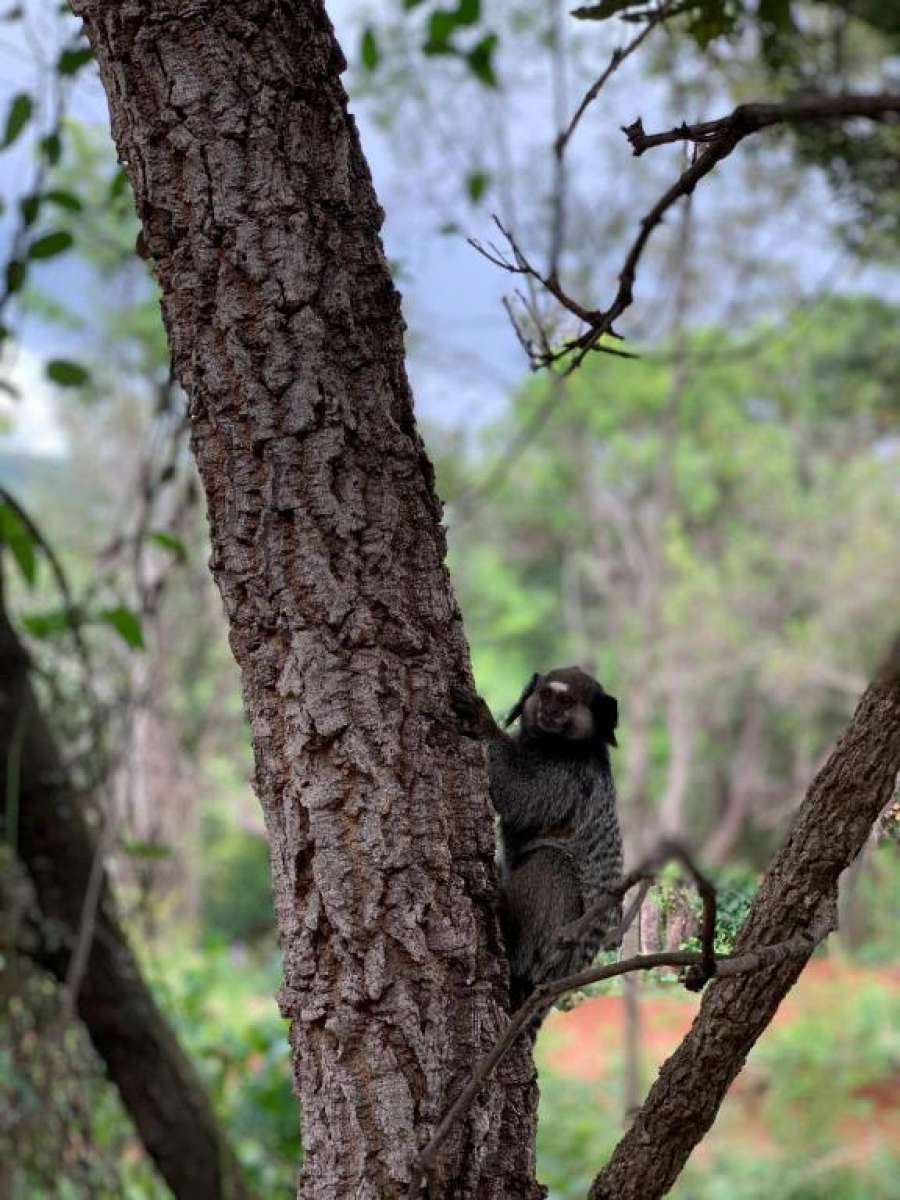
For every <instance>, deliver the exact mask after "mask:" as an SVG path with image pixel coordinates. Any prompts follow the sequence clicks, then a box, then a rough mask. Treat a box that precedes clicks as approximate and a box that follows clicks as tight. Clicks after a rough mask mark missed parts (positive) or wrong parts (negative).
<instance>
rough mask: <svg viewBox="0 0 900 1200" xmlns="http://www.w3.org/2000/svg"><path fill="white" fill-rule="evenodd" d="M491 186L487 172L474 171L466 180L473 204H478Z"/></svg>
mask: <svg viewBox="0 0 900 1200" xmlns="http://www.w3.org/2000/svg"><path fill="white" fill-rule="evenodd" d="M490 185H491V177H490V175H489V174H488V172H487V171H472V172H470V174H469V175H468V176H467V178H466V191H467V192H468V193H469V199H470V200H471V201H472V203H473V204H477V203H478V201H479V200H480V199H481V197H482V196H483V195H484V194H485V192H486V191H487V190H488V188H489V187H490Z"/></svg>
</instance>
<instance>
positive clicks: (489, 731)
mask: <svg viewBox="0 0 900 1200" xmlns="http://www.w3.org/2000/svg"><path fill="white" fill-rule="evenodd" d="M450 704H451V705H452V707H453V711H454V713H455V714H456V716H457V717H458V718H459V722H460V724H461V726H462V728H463V732H464V733H465V734H466V735H467V736H468V737H474V738H478V739H479V740H480V741H485V742H487V741H492V740H493V739H494V738H500V739H503V740H506V738H507V735H506V734H505V733H504V732H503V730H502V729H501V728H500V726H499V725H498V724H497V722H496V721H495V720H494V717H493V714H492V713H491V710H490V709H489V708H488V706H487V704H485V702H484V700H482V698H481V697H480V696H479V695H478V693H477V692H473V691H471V689H469V688H467V687H463V686H456V687H453V688H451V689H450Z"/></svg>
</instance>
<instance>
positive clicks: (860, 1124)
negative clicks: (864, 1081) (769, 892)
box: [540, 959, 900, 1161]
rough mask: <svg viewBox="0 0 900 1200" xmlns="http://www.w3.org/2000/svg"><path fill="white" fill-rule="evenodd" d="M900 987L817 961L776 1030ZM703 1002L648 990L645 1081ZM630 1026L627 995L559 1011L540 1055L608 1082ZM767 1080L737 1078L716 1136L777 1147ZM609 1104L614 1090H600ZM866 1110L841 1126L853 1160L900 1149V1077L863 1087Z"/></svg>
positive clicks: (892, 978) (879, 973) (898, 979)
mask: <svg viewBox="0 0 900 1200" xmlns="http://www.w3.org/2000/svg"><path fill="white" fill-rule="evenodd" d="M873 981H875V982H877V983H878V984H879V985H880V986H881V987H885V986H887V987H889V988H892V989H897V990H900V968H893V969H886V970H872V969H867V968H863V967H856V966H850V965H848V964H846V963H843V962H841V961H840V960H838V959H815V960H814V961H813V962H811V963H810V964H809V965H808V966H807V968H806V970H805V971H804V972H803V974H802V976H801V977H800V980H799V981H798V983H797V985H796V987H795V988H794V989H793V991H792V992H791V993H790V995H789V996H788V997H787V998H786V999H785V1000H784V1002H783V1003H782V1005H781V1007H780V1008H779V1010H778V1012H777V1013H776V1015H775V1020H774V1022H773V1025H774V1026H775V1027H776V1028H777V1027H784V1026H787V1025H789V1024H790V1023H791V1022H792V1021H795V1020H797V1018H798V1017H799V1016H801V1015H802V1016H810V1015H814V1014H816V1013H822V1012H823V1011H826V1010H828V1011H834V1010H837V1011H838V1012H840V1010H841V1009H842V1008H846V1007H849V1006H851V1005H852V1004H853V998H854V996H855V995H856V994H857V993H858V992H859V989H860V986H861V985H862V984H867V983H871V982H873ZM698 1008H699V998H698V997H696V996H692V995H691V994H690V993H688V992H685V991H684V990H683V989H681V988H679V987H677V986H673V987H672V990H671V993H670V994H666V993H665V992H662V993H661V992H660V990H659V989H654V990H652V991H648V990H646V989H642V992H641V999H640V1017H641V1047H642V1054H643V1067H644V1072H645V1076H646V1080H647V1082H648V1083H649V1081H650V1080H651V1079H652V1078H653V1077H654V1076H655V1074H656V1072H657V1070H658V1069H659V1067H660V1066H661V1064H662V1063H663V1062H664V1061H665V1059H666V1058H668V1057H669V1055H670V1054H671V1053H672V1052H673V1051H674V1050H675V1048H676V1047H677V1046H678V1044H679V1042H680V1041H681V1039H682V1038H683V1037H684V1035H685V1034H686V1033H687V1031H688V1029H689V1028H690V1026H691V1024H692V1022H693V1020H694V1017H695V1015H696V1013H697V1010H698ZM624 1021H625V1010H624V1002H623V999H622V997H621V996H601V997H598V998H597V999H594V1000H589V1001H586V1002H585V1003H584V1004H582V1005H579V1007H578V1008H576V1009H574V1010H573V1011H572V1012H568V1013H553V1014H552V1015H551V1016H550V1017H549V1018H548V1019H547V1026H546V1031H545V1032H544V1033H543V1034H542V1037H541V1046H540V1057H541V1059H542V1061H543V1062H544V1064H546V1067H549V1069H550V1070H551V1071H553V1072H555V1073H558V1074H561V1075H565V1076H568V1077H570V1078H576V1079H580V1080H583V1081H585V1082H587V1083H597V1084H601V1085H605V1084H609V1082H610V1076H611V1074H612V1073H613V1071H614V1070H615V1069H616V1068H617V1067H618V1065H619V1062H620V1056H621V1047H622V1044H623V1031H624ZM766 1088H767V1082H766V1079H765V1077H764V1076H763V1075H762V1074H761V1072H760V1071H759V1069H758V1068H757V1069H754V1067H753V1065H752V1063H751V1064H750V1065H749V1066H748V1067H745V1069H744V1070H743V1071H742V1072H741V1074H740V1076H739V1077H738V1079H737V1080H736V1081H735V1084H734V1087H733V1088H732V1091H731V1094H730V1095H729V1098H728V1101H727V1103H726V1105H725V1107H724V1108H723V1111H722V1114H721V1116H720V1119H719V1121H718V1122H717V1125H716V1131H715V1133H716V1136H715V1137H714V1138H713V1139H712V1141H713V1142H716V1141H719V1139H720V1138H726V1137H727V1139H728V1142H729V1144H730V1145H731V1146H732V1147H733V1146H734V1145H735V1143H736V1142H737V1143H745V1144H747V1145H748V1146H752V1147H753V1148H755V1149H757V1150H761V1151H774V1150H775V1149H776V1147H775V1145H774V1141H773V1136H772V1132H771V1130H770V1128H769V1127H768V1126H767V1123H766V1120H765V1100H766ZM601 1090H602V1091H603V1093H604V1095H605V1096H606V1099H607V1101H608V1099H609V1093H608V1087H606V1086H604V1087H602V1088H601ZM857 1099H859V1100H860V1102H861V1110H860V1112H859V1113H855V1112H854V1113H853V1114H848V1115H847V1117H846V1118H845V1119H844V1120H842V1121H841V1124H840V1129H841V1131H842V1132H843V1134H844V1136H845V1138H846V1146H847V1150H848V1153H849V1154H850V1156H851V1157H852V1158H858V1157H859V1158H860V1159H861V1158H864V1157H865V1156H866V1155H867V1154H870V1153H874V1152H875V1151H877V1150H878V1149H879V1148H885V1147H893V1148H895V1149H896V1147H897V1146H898V1145H900V1078H897V1079H889V1080H884V1081H881V1082H879V1083H878V1084H877V1085H873V1086H871V1087H867V1088H863V1089H860V1092H859V1093H858V1095H857ZM710 1152H711V1146H710V1143H709V1141H705V1142H704V1143H703V1144H702V1145H701V1146H700V1147H698V1151H697V1156H698V1157H699V1159H700V1160H701V1161H702V1160H703V1159H704V1158H705V1157H706V1155H707V1154H709V1153H710Z"/></svg>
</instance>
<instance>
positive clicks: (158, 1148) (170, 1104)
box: [0, 577, 251, 1200]
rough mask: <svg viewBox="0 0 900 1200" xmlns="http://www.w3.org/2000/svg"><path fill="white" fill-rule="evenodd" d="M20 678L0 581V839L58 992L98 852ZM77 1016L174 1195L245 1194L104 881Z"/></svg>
mask: <svg viewBox="0 0 900 1200" xmlns="http://www.w3.org/2000/svg"><path fill="white" fill-rule="evenodd" d="M29 672H30V664H29V661H28V657H27V655H26V653H25V650H24V648H23V647H22V645H21V644H20V642H19V641H18V639H17V638H16V635H15V633H14V631H13V629H12V627H11V625H10V623H9V620H8V618H7V616H6V610H5V608H4V604H3V587H2V577H0V795H2V796H9V795H14V796H15V803H16V808H17V812H18V820H17V821H16V822H15V825H16V831H15V835H14V834H13V830H12V829H10V830H6V831H4V832H5V835H8V836H11V837H12V836H15V841H16V852H17V853H18V855H19V857H20V858H21V861H22V862H23V863H24V865H25V867H26V868H27V870H28V873H29V875H30V877H31V880H32V882H33V884H34V890H35V894H36V897H37V902H38V905H39V908H40V913H41V917H42V921H43V924H44V925H45V926H46V932H45V930H44V929H43V928H42V929H41V931H40V932H41V940H40V942H39V944H38V945H37V946H36V947H35V949H34V957H35V959H36V961H37V962H38V963H39V965H40V966H41V967H43V968H44V970H46V971H49V972H50V974H52V975H53V976H54V977H55V978H56V979H57V980H59V982H60V983H62V984H64V983H65V982H66V979H67V976H68V973H69V966H70V959H71V956H72V953H73V947H75V946H76V945H77V944H78V939H79V937H81V936H82V933H83V930H82V927H81V913H82V906H83V903H84V897H85V893H86V892H87V890H88V880H89V879H90V877H91V873H92V870H93V868H94V860H95V856H96V854H97V846H96V842H95V839H94V837H93V835H92V833H91V830H90V828H89V827H88V824H87V821H86V820H85V816H84V812H83V810H82V805H81V802H80V798H79V796H78V795H77V792H76V790H75V789H74V788H73V787H72V785H71V782H70V781H69V780H68V779H67V778H66V773H65V770H64V767H63V764H62V761H61V759H60V755H59V751H58V748H57V746H56V743H55V741H54V738H53V734H52V731H51V729H50V726H49V725H48V723H47V721H46V719H45V718H44V715H43V713H42V712H41V711H40V709H39V707H38V702H37V697H36V696H35V694H34V691H33V689H32V687H31V681H30V677H29ZM76 1007H77V1012H78V1016H79V1018H80V1019H81V1020H82V1021H83V1022H84V1025H85V1027H86V1028H87V1031H88V1033H89V1034H90V1037H91V1041H92V1042H93V1043H94V1047H95V1049H96V1050H97V1053H98V1054H99V1055H100V1057H101V1058H102V1059H103V1061H104V1063H105V1064H106V1069H107V1071H108V1072H109V1076H110V1078H111V1079H112V1081H113V1083H114V1084H115V1085H116V1087H117V1088H118V1090H119V1093H120V1095H121V1097H122V1101H123V1103H124V1105H125V1108H126V1109H127V1111H128V1113H129V1115H130V1116H131V1119H132V1120H133V1121H134V1124H135V1127H136V1129H137V1131H138V1134H139V1136H140V1138H141V1141H142V1142H143V1143H144V1146H145V1148H146V1150H147V1153H148V1154H149V1155H150V1157H151V1158H152V1159H153V1161H154V1162H155V1163H156V1166H157V1169H158V1170H159V1172H160V1174H161V1175H162V1177H163V1178H164V1179H165V1181H166V1183H167V1184H168V1185H169V1187H170V1188H171V1189H172V1194H173V1196H175V1197H177V1198H178V1200H199V1198H200V1197H203V1198H204V1200H247V1198H248V1197H249V1196H250V1195H251V1193H250V1191H249V1189H248V1187H247V1186H246V1184H245V1182H244V1179H243V1175H242V1173H241V1169H240V1166H239V1165H238V1162H237V1159H236V1158H235V1156H234V1153H233V1152H232V1150H231V1147H230V1146H229V1145H228V1143H227V1142H226V1140H225V1138H224V1137H223V1135H222V1132H221V1130H220V1129H219V1126H218V1123H217V1121H216V1116H215V1113H214V1112H213V1110H212V1107H211V1105H210V1102H209V1098H208V1096H207V1094H206V1092H205V1090H204V1088H203V1085H202V1083H201V1081H200V1079H199V1078H198V1076H197V1073H196V1071H195V1070H194V1067H193V1065H192V1063H191V1062H190V1060H189V1059H188V1058H187V1056H186V1055H185V1054H184V1051H183V1050H182V1049H181V1046H180V1045H179V1044H178V1040H177V1039H176V1037H175V1034H174V1033H173V1032H172V1029H171V1027H170V1026H169V1024H168V1022H167V1021H166V1019H165V1017H164V1016H163V1015H162V1013H161V1012H160V1011H159V1008H158V1007H157V1005H156V1002H155V1000H154V999H153V995H152V993H151V992H150V990H149V988H148V987H147V985H146V983H145V982H144V979H143V977H142V975H141V971H140V967H139V966H138V963H137V961H136V960H135V957H134V954H133V952H132V950H131V947H130V946H129V944H128V941H127V939H126V937H125V934H124V932H123V931H122V929H121V927H120V925H119V922H118V920H117V918H116V916H115V914H114V912H113V911H112V907H111V905H110V901H109V888H108V882H107V880H106V878H105V876H104V880H103V887H102V889H101V893H100V903H99V904H98V907H97V912H96V919H95V922H94V927H93V931H92V936H91V941H90V947H89V950H88V955H87V960H86V963H85V972H84V977H83V979H82V980H81V984H80V987H79V988H78V994H77V997H76ZM3 1194H5V1193H3Z"/></svg>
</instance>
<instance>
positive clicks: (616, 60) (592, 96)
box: [553, 0, 675, 159]
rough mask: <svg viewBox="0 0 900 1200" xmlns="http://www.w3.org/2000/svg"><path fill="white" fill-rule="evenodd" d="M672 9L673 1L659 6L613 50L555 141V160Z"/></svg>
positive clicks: (561, 154)
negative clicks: (614, 77)
mask: <svg viewBox="0 0 900 1200" xmlns="http://www.w3.org/2000/svg"><path fill="white" fill-rule="evenodd" d="M674 8H675V3H674V0H668V2H667V3H665V4H661V5H660V6H659V8H658V9H657V11H656V12H655V13H653V15H652V16H651V17H650V19H649V20H648V21H647V23H646V25H644V27H643V29H641V31H640V33H639V34H638V35H637V36H636V37H634V38H632V40H631V41H630V42H629V43H628V44H627V45H625V46H617V47H616V49H615V50H613V52H612V55H611V57H610V60H609V63H608V64H607V67H606V70H605V71H604V72H603V74H602V75H601V76H600V78H599V79H597V80H595V81H594V83H592V84H591V86H590V87H589V88H588V90H587V91H586V92H585V94H584V98H583V99H582V101H581V103H580V104H579V105H578V108H577V109H576V110H575V114H574V116H573V117H572V120H571V121H570V122H569V124H568V125H567V126H566V128H565V129H564V130H563V131H562V133H561V134H560V135H559V137H558V138H557V139H556V144H555V146H554V147H553V148H554V151H555V153H556V157H557V159H561V158H562V156H563V155H564V154H565V152H566V147H567V146H568V144H569V140H570V138H571V137H572V134H573V133H574V132H575V130H576V128H577V126H578V123H579V121H580V120H581V118H582V117H583V116H584V114H585V112H586V111H587V109H588V108H589V107H590V106H591V105H592V104H593V103H594V101H595V100H596V99H597V97H598V96H599V95H600V92H601V91H602V90H603V88H604V87H605V86H606V84H607V82H608V81H609V79H610V76H612V75H613V74H615V72H616V71H617V70H618V69H619V67H620V66H621V65H622V63H623V62H624V61H625V59H626V58H628V56H629V55H630V54H633V53H634V52H635V50H637V48H638V47H639V46H640V45H641V44H642V43H643V41H644V39H645V38H646V37H647V36H648V35H649V34H650V33H652V32H653V30H654V29H655V28H656V26H657V25H660V24H662V22H663V21H665V20H666V18H667V17H670V16H672V12H673V9H674Z"/></svg>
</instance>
